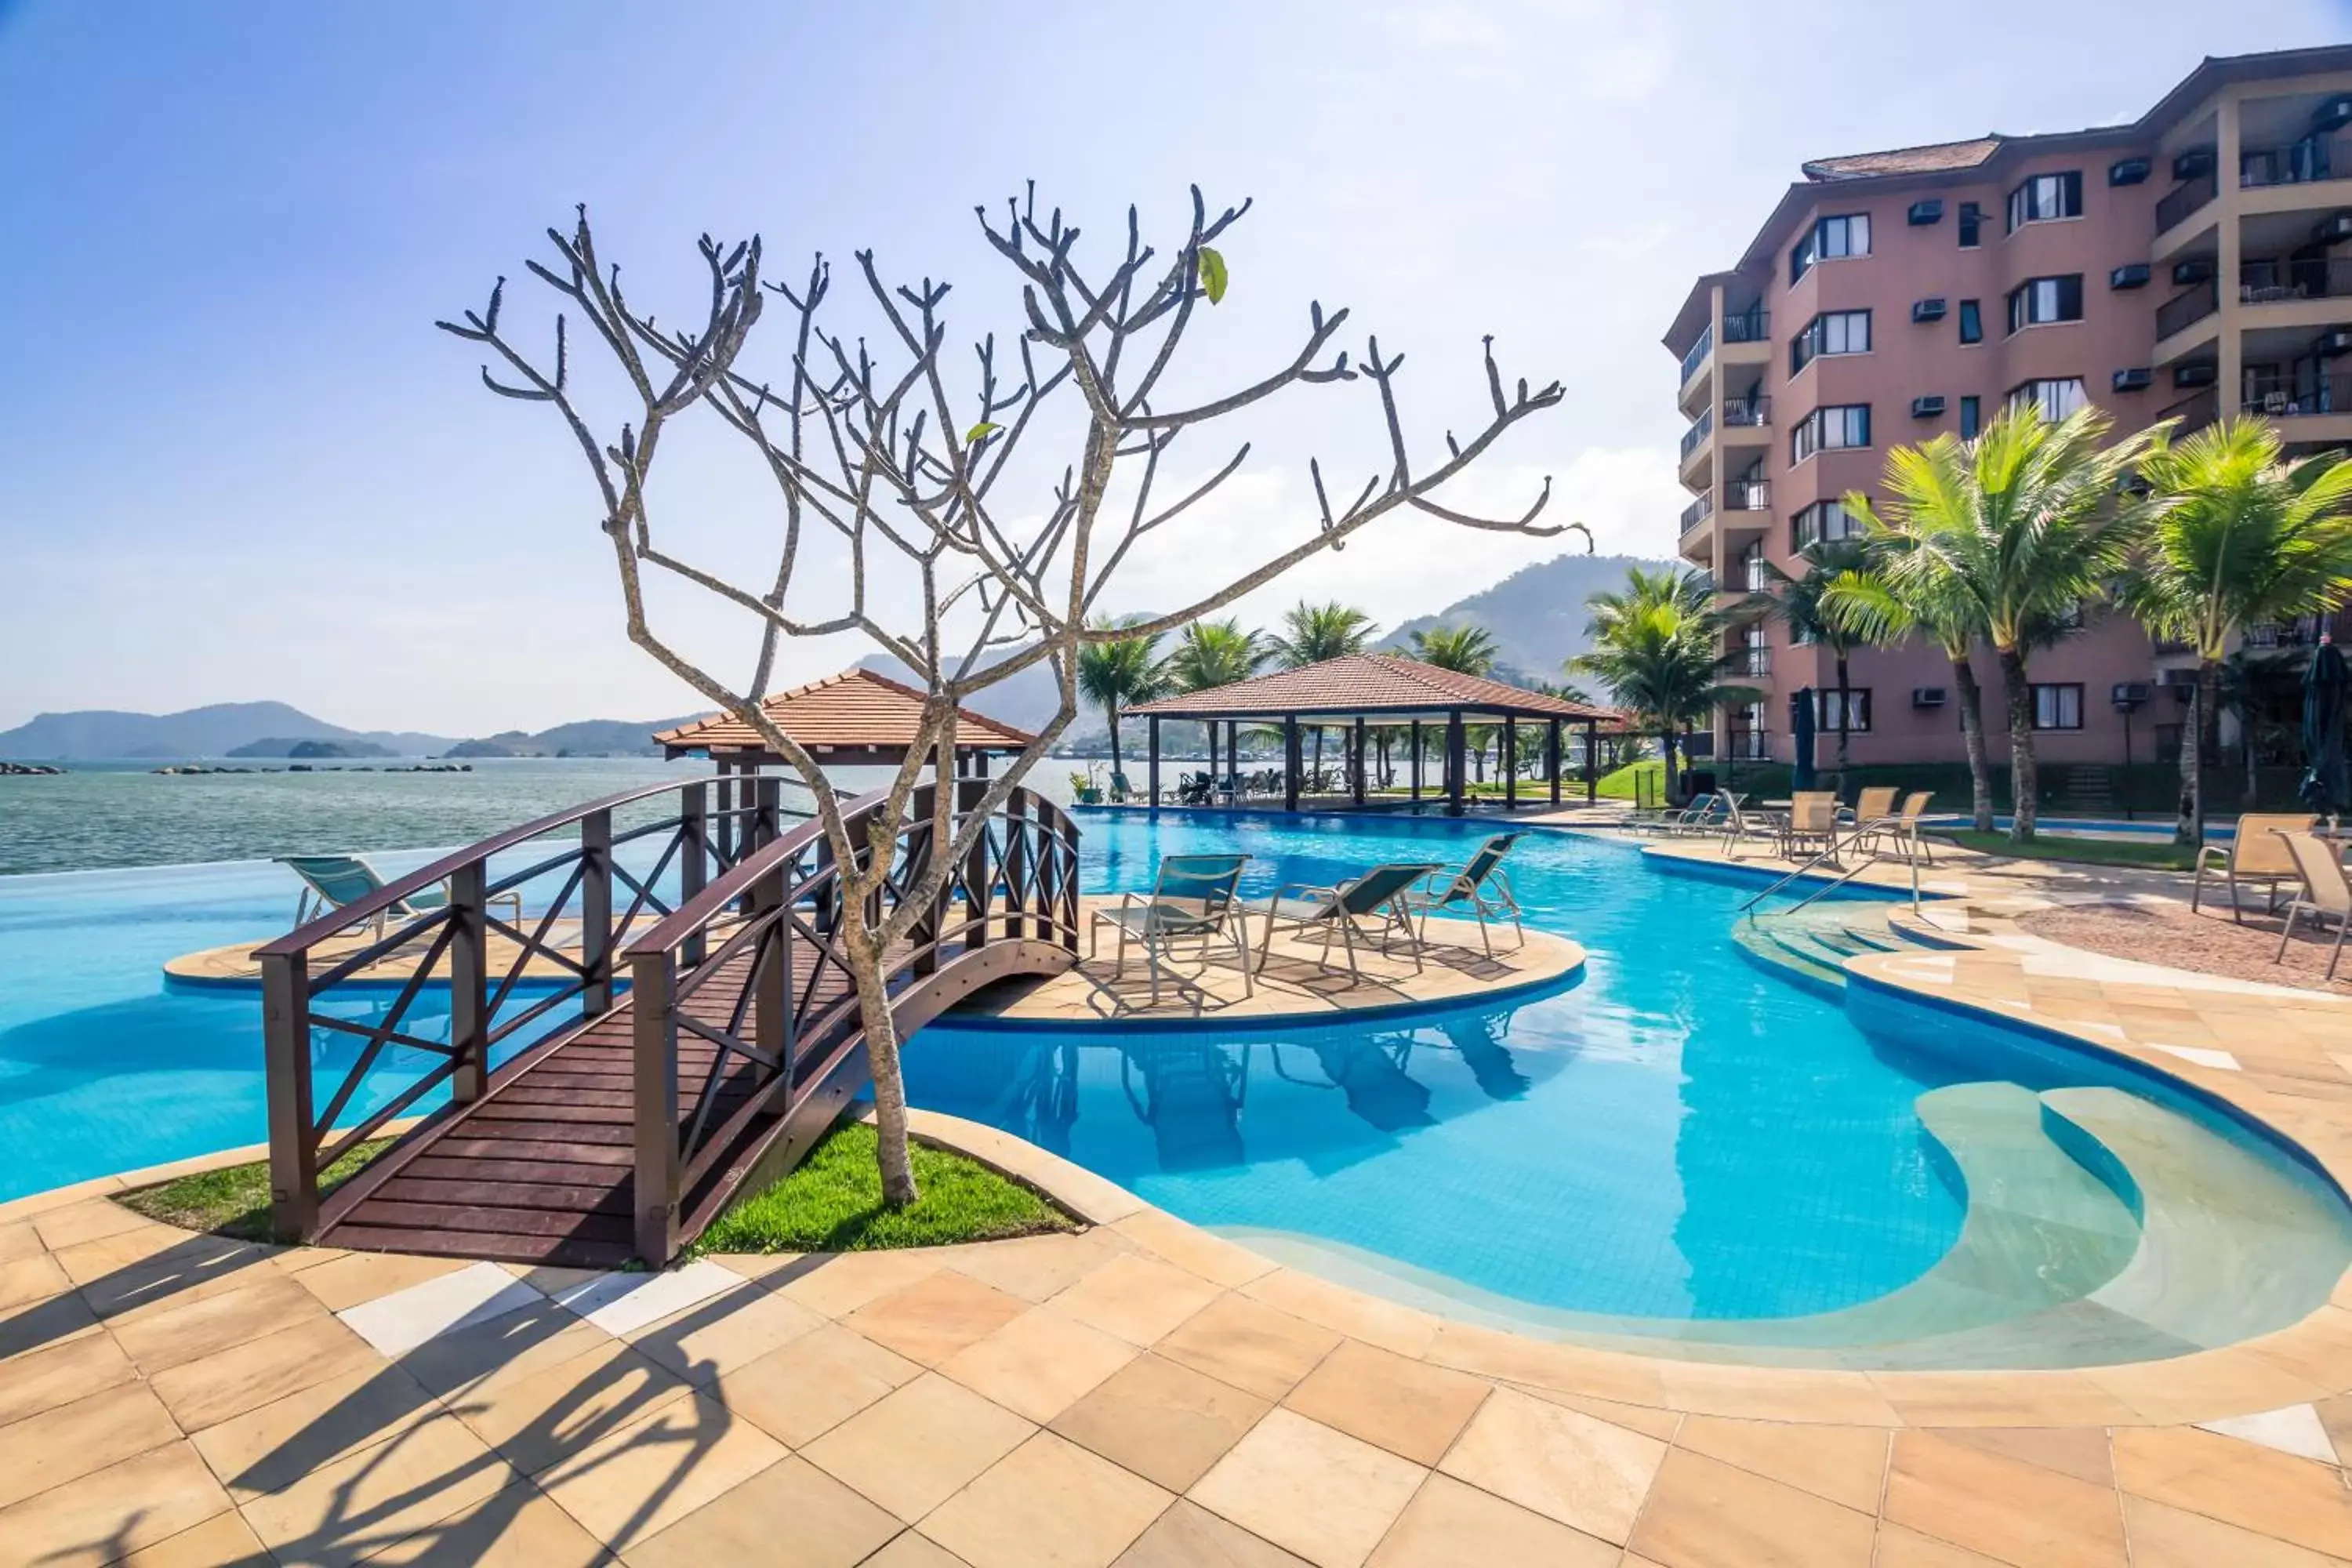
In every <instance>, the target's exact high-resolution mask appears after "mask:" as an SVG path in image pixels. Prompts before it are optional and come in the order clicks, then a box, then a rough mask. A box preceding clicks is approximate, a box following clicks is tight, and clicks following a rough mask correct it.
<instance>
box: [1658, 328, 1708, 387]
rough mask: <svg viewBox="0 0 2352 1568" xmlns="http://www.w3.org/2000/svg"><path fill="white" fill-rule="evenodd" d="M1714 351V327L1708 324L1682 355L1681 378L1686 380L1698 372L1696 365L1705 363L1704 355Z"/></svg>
mask: <svg viewBox="0 0 2352 1568" xmlns="http://www.w3.org/2000/svg"><path fill="white" fill-rule="evenodd" d="M1714 352H1715V329H1714V328H1713V327H1711V326H1710V327H1708V328H1706V329H1705V330H1704V331H1701V332H1700V333H1699V335H1698V342H1695V343H1693V344H1691V346H1690V352H1689V353H1686V354H1685V355H1683V380H1685V381H1686V382H1687V381H1688V380H1690V378H1691V377H1693V376H1695V375H1696V374H1698V367H1699V366H1701V365H1703V364H1705V363H1706V356H1707V355H1708V354H1710V353H1714ZM1652 363H1656V362H1655V361H1653V362H1652Z"/></svg>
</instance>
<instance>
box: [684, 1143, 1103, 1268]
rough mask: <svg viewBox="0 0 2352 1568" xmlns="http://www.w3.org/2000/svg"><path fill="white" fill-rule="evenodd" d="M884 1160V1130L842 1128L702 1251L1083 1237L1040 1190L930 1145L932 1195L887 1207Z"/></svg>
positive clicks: (925, 1168) (736, 1208) (723, 1222)
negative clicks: (878, 1138) (878, 1136)
mask: <svg viewBox="0 0 2352 1568" xmlns="http://www.w3.org/2000/svg"><path fill="white" fill-rule="evenodd" d="M874 1150H875V1132H874V1129H873V1128H872V1127H870V1126H868V1125H866V1123H865V1122H862V1121H851V1122H845V1123H844V1124H843V1125H842V1126H839V1127H836V1128H835V1129H834V1130H833V1131H832V1132H830V1133H828V1134H826V1136H825V1139H824V1142H821V1143H819V1144H818V1145H817V1146H816V1148H815V1149H814V1150H813V1151H811V1152H810V1153H809V1157H808V1158H807V1159H806V1160H803V1162H802V1163H800V1164H799V1165H798V1166H797V1167H795V1168H794V1169H793V1171H792V1173H790V1174H788V1175H786V1176H785V1177H784V1178H783V1180H782V1181H780V1182H778V1183H777V1184H775V1185H773V1186H772V1187H770V1188H768V1189H767V1191H765V1192H762V1193H758V1194H753V1195H752V1196H751V1197H748V1198H742V1199H739V1200H738V1201H737V1202H736V1203H735V1204H734V1205H732V1206H730V1208H729V1209H728V1210H727V1212H726V1213H724V1214H722V1215H719V1218H718V1219H717V1220H716V1221H715V1222H714V1223H713V1224H712V1225H711V1226H710V1228H709V1230H707V1231H704V1232H703V1233H702V1238H701V1239H700V1240H699V1241H698V1242H696V1243H695V1245H694V1251H695V1252H697V1253H706V1252H867V1251H873V1250H877V1249H878V1248H882V1247H943V1246H946V1245H948V1244H949V1243H951V1242H959V1241H994V1240H998V1239H1001V1238H1003V1237H1012V1236H1031V1235H1034V1234H1036V1233H1038V1232H1040V1231H1049V1230H1076V1228H1077V1222H1076V1221H1075V1220H1073V1219H1071V1218H1070V1217H1069V1216H1068V1215H1066V1214H1064V1213H1063V1212H1062V1211H1061V1210H1060V1209H1057V1208H1055V1206H1054V1205H1052V1204H1051V1203H1049V1202H1047V1201H1046V1200H1045V1198H1044V1197H1043V1196H1041V1195H1039V1194H1037V1193H1035V1192H1034V1191H1032V1190H1031V1189H1030V1188H1027V1187H1024V1186H1023V1185H1021V1184H1019V1183H1017V1182H1013V1181H1009V1180H1007V1179H1006V1178H1005V1177H1003V1176H1000V1175H998V1174H997V1173H995V1172H993V1171H992V1170H990V1169H989V1168H988V1167H987V1166H985V1165H982V1164H981V1163H979V1162H978V1161H976V1160H971V1159H968V1158H966V1157H965V1156H964V1155H961V1154H958V1153H954V1152H950V1151H949V1150H945V1149H935V1148H931V1147H930V1146H929V1145H927V1144H922V1143H918V1144H916V1145H915V1147H914V1160H915V1185H916V1186H917V1188H918V1189H919V1191H920V1193H921V1194H922V1195H921V1196H920V1197H919V1199H917V1200H916V1202H915V1204H914V1205H913V1206H911V1207H909V1208H904V1209H891V1208H887V1207H885V1206H884V1205H883V1202H882V1175H881V1172H880V1171H879V1170H878V1169H877V1167H876V1165H875V1163H874Z"/></svg>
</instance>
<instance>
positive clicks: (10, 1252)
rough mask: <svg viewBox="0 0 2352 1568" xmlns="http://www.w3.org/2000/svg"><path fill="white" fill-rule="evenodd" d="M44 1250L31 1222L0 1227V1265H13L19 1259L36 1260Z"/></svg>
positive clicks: (39, 1236)
mask: <svg viewBox="0 0 2352 1568" xmlns="http://www.w3.org/2000/svg"><path fill="white" fill-rule="evenodd" d="M44 1250H46V1249H45V1248H44V1247H42V1245H41V1233H40V1232H39V1231H37V1230H35V1229H34V1228H33V1222H32V1221H31V1220H28V1219H27V1220H19V1221H17V1222H16V1224H14V1225H0V1263H14V1262H16V1260H17V1259H18V1258H37V1257H39V1256H40V1255H41V1253H42V1252H43V1251H44Z"/></svg>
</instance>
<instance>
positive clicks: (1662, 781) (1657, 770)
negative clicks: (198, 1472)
mask: <svg viewBox="0 0 2352 1568" xmlns="http://www.w3.org/2000/svg"><path fill="white" fill-rule="evenodd" d="M1637 776H1640V777H1645V778H1647V779H1648V781H1649V782H1648V783H1646V784H1643V785H1642V786H1641V788H1642V793H1643V798H1644V799H1647V800H1661V799H1663V798H1664V796H1665V792H1666V764H1665V763H1663V762H1661V761H1659V760H1658V759H1657V758H1655V757H1653V758H1651V759H1650V760H1649V761H1648V762H1645V763H1626V764H1625V765H1624V766H1623V767H1622V768H1619V769H1617V770H1616V771H1615V772H1613V773H1602V774H1601V782H1600V784H1599V785H1598V786H1597V787H1598V789H1599V791H1600V795H1601V799H1603V800H1632V799H1633V789H1634V784H1633V781H1634V779H1635V778H1636V777H1637Z"/></svg>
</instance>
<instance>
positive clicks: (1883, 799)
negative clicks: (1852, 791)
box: [1849, 784, 1903, 827]
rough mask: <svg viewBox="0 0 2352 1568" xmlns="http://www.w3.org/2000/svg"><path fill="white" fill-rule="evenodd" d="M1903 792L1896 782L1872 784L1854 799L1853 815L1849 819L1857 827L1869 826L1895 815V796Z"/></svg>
mask: <svg viewBox="0 0 2352 1568" xmlns="http://www.w3.org/2000/svg"><path fill="white" fill-rule="evenodd" d="M1902 793H1903V791H1902V789H1901V788H1900V787H1899V786H1897V785H1895V784H1872V785H1870V786H1868V787H1867V788H1865V789H1864V791H1863V792H1862V793H1861V794H1860V795H1856V796H1854V799H1853V816H1852V817H1851V818H1849V820H1850V821H1851V822H1852V824H1853V826H1856V827H1867V826H1870V825H1871V824H1872V823H1874V822H1883V821H1885V819H1886V818H1887V817H1890V816H1894V815H1895V796H1897V795H1901V794H1902Z"/></svg>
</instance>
